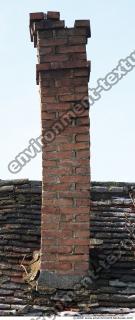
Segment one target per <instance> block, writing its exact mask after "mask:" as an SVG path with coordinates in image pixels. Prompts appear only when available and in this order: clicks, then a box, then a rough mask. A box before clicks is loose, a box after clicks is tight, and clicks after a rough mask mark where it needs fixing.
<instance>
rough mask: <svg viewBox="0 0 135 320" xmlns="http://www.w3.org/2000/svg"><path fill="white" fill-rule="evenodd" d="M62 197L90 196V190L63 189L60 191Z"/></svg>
mask: <svg viewBox="0 0 135 320" xmlns="http://www.w3.org/2000/svg"><path fill="white" fill-rule="evenodd" d="M59 197H60V198H75V199H77V198H84V199H85V198H90V193H89V192H74V191H65V192H64V191H63V192H60V193H59Z"/></svg>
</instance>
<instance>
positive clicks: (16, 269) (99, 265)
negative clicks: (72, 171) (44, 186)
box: [0, 180, 135, 316]
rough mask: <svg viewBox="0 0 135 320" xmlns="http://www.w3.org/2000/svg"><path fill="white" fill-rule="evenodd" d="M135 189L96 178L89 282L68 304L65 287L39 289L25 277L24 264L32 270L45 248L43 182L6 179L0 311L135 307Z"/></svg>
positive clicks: (0, 190)
mask: <svg viewBox="0 0 135 320" xmlns="http://www.w3.org/2000/svg"><path fill="white" fill-rule="evenodd" d="M134 189H135V184H132V183H115V182H92V188H91V213H90V220H91V227H90V228H91V240H90V243H91V245H90V271H91V274H90V275H89V285H88V286H85V291H84V293H82V292H80V291H78V292H76V293H75V294H76V298H75V299H74V301H68V302H67V301H65V300H64V299H65V297H66V299H67V295H66V296H65V293H66V292H65V291H64V290H50V291H49V290H47V289H46V290H44V292H39V291H36V287H35V283H33V288H32V287H30V285H29V284H28V283H26V282H25V280H24V279H23V273H24V269H23V268H22V266H21V265H23V266H25V267H26V269H27V266H28V265H29V262H30V261H31V260H32V257H33V252H35V250H40V224H41V182H40V181H29V180H14V181H2V180H0V315H1V316H2V315H42V314H43V312H45V311H46V312H50V311H53V310H55V306H56V302H57V301H60V300H62V301H63V302H62V306H63V310H71V309H75V310H79V311H80V312H85V313H86V312H89V313H94V314H95V313H98V314H101V313H107V314H108V313H111V314H115V313H116V314H118V313H128V312H131V311H135V310H134V303H135V254H134V243H135V241H134V238H133V236H134V234H133V233H134V230H133V227H134V225H133V224H134V223H135V207H134V201H133V190H134ZM127 240H128V242H127ZM129 247H130V248H129ZM63 296H64V298H63ZM92 306H93V307H92Z"/></svg>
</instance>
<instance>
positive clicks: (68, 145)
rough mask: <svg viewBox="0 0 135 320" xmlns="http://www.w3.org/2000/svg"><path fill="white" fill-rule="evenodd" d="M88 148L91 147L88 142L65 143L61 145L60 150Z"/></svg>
mask: <svg viewBox="0 0 135 320" xmlns="http://www.w3.org/2000/svg"><path fill="white" fill-rule="evenodd" d="M88 148H89V144H88V143H65V144H63V145H61V146H59V151H64V150H83V149H88Z"/></svg>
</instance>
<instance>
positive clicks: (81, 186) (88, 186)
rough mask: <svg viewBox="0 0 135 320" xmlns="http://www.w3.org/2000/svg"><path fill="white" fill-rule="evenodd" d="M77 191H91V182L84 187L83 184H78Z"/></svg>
mask: <svg viewBox="0 0 135 320" xmlns="http://www.w3.org/2000/svg"><path fill="white" fill-rule="evenodd" d="M76 190H90V182H89V183H85V185H82V184H81V183H77V184H76Z"/></svg>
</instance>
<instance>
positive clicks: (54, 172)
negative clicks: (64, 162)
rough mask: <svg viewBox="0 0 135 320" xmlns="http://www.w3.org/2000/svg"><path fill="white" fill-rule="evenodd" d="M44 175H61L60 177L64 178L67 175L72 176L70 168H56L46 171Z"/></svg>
mask: <svg viewBox="0 0 135 320" xmlns="http://www.w3.org/2000/svg"><path fill="white" fill-rule="evenodd" d="M46 174H49V175H57V176H59V175H62V176H65V175H69V174H72V168H70V167H67V168H66V167H65V168H56V169H51V171H50V169H46Z"/></svg>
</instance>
